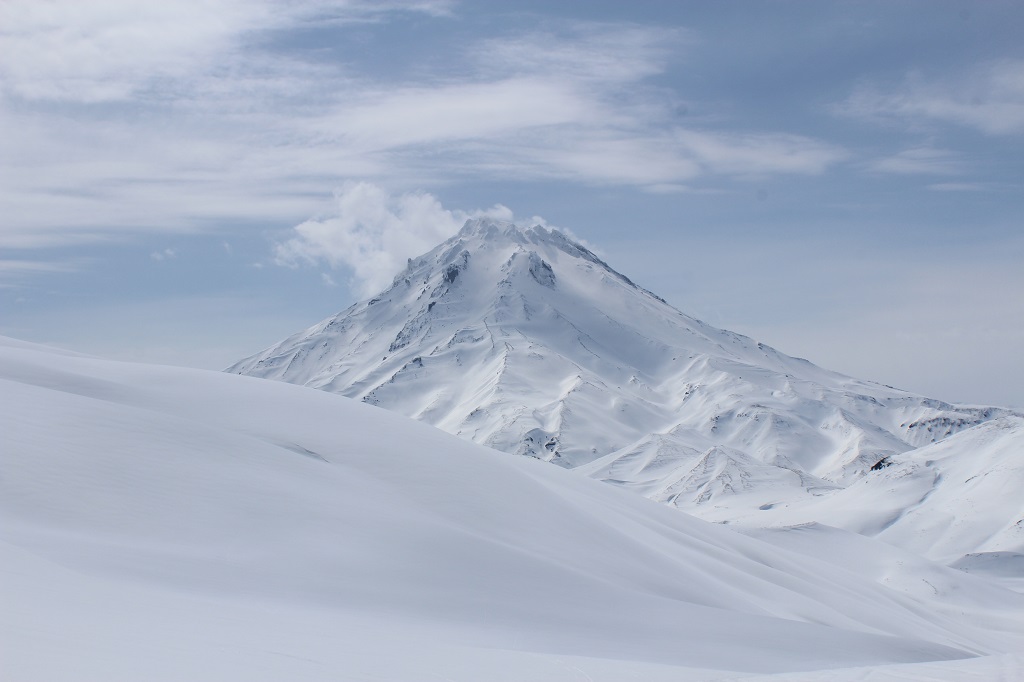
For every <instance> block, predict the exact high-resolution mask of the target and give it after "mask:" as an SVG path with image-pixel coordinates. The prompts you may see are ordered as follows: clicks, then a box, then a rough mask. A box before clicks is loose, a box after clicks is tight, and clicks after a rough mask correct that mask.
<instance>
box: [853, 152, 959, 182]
mask: <svg viewBox="0 0 1024 682" xmlns="http://www.w3.org/2000/svg"><path fill="white" fill-rule="evenodd" d="M869 167H870V168H871V170H874V171H877V172H879V173H897V174H900V175H953V174H955V173H958V172H959V171H960V168H961V166H960V163H959V161H958V160H957V159H956V157H955V155H954V154H953V153H952V152H950V151H948V150H945V149H934V148H932V147H916V148H914V149H906V150H904V151H902V152H900V153H898V154H895V155H893V156H889V157H886V158H884V159H879V160H877V161H875V162H873V163H871V164H870V166H869Z"/></svg>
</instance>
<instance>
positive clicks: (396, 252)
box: [274, 182, 544, 296]
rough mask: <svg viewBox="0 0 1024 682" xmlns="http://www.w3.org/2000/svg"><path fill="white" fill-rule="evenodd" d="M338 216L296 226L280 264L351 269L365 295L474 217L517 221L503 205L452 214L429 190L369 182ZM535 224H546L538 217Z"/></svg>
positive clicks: (348, 189)
mask: <svg viewBox="0 0 1024 682" xmlns="http://www.w3.org/2000/svg"><path fill="white" fill-rule="evenodd" d="M336 199H337V205H338V215H337V216H334V217H330V218H323V219H312V220H307V221H305V222H304V223H301V224H299V225H296V226H295V228H294V232H295V235H294V236H293V237H291V238H290V239H288V240H287V241H284V242H281V243H279V244H277V246H276V247H275V249H274V255H275V262H277V264H278V265H285V266H289V267H295V266H297V265H298V264H299V263H303V262H305V263H309V264H314V265H315V264H319V263H327V264H328V265H329V266H330V267H332V268H339V267H342V268H349V269H351V271H352V279H351V281H350V282H349V286H350V287H351V288H352V289H353V291H354V292H356V293H357V294H359V295H361V296H369V295H372V294H374V293H376V292H378V291H380V290H381V289H383V288H384V287H385V286H387V284H388V283H389V282H390V281H391V280H392V278H393V277H394V276H395V273H397V272H398V271H399V270H401V268H402V266H403V265H404V263H405V261H406V259H407V258H412V257H413V256H418V255H420V254H421V253H424V252H425V251H428V250H430V249H431V248H433V247H434V246H436V245H437V243H438V242H441V241H443V240H445V239H447V238H448V237H450V236H452V235H453V234H455V233H456V232H458V231H459V228H461V227H462V225H463V224H464V223H465V222H466V220H468V219H470V218H481V217H491V218H495V219H498V220H509V221H511V220H513V219H514V216H513V214H512V211H511V210H510V209H509V208H508V207H506V206H502V205H501V204H495V205H494V206H492V207H491V208H488V209H485V210H476V211H461V210H448V209H446V208H444V207H443V206H442V205H441V202H440V201H439V200H438V199H437V197H435V196H433V195H432V194H428V193H426V192H409V193H405V194H401V195H398V196H392V195H390V194H388V192H386V191H385V190H384V189H382V188H381V187H379V186H377V185H374V184H372V183H368V182H353V183H348V184H346V185H345V186H344V187H342V188H341V190H340V191H339V192H338V193H337V195H336ZM532 223H541V224H543V223H544V221H543V219H541V218H536V217H535V218H533V219H532Z"/></svg>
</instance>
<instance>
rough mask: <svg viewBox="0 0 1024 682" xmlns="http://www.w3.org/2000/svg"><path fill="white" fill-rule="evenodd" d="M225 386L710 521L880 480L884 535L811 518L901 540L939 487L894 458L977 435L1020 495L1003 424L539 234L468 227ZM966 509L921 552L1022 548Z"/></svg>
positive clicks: (1003, 505) (999, 508) (843, 493)
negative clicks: (352, 411) (965, 517)
mask: <svg viewBox="0 0 1024 682" xmlns="http://www.w3.org/2000/svg"><path fill="white" fill-rule="evenodd" d="M227 371H229V372H233V373H238V374H247V375H251V376H258V377H264V378H270V379H278V380H281V381H286V382H290V383H295V384H301V385H305V386H311V387H315V388H320V389H323V390H325V391H329V392H333V393H340V394H342V395H345V396H349V397H353V398H357V399H359V400H362V401H364V402H368V403H371V404H374V405H379V406H381V407H385V408H387V409H389V410H392V411H395V412H398V413H400V414H403V415H406V416H409V417H413V418H415V419H418V420H420V421H423V422H426V423H428V424H432V425H434V426H437V427H439V428H441V429H443V430H445V431H448V432H449V433H453V434H456V435H459V436H461V437H463V438H466V439H468V440H472V441H474V442H476V443H480V444H483V445H487V446H490V447H493V448H496V449H498V450H503V451H505V452H509V453H515V454H521V455H530V456H532V457H536V458H539V459H543V460H548V461H551V462H554V463H556V464H559V465H561V466H563V467H567V468H571V469H577V470H578V471H580V472H582V473H584V474H587V475H590V476H593V477H595V478H598V479H601V480H604V481H608V482H610V483H613V484H616V485H619V486H622V487H625V488H629V489H632V490H635V491H637V492H639V493H641V494H643V495H645V496H647V497H650V498H652V499H655V500H658V501H662V502H666V503H668V504H670V505H674V506H676V507H679V508H681V509H684V510H686V511H688V512H691V513H694V514H697V515H700V516H703V517H706V518H710V519H714V520H719V521H730V520H737V519H743V520H744V522H745V523H746V524H748V525H754V526H757V525H764V524H765V523H781V522H784V521H785V520H787V519H788V520H792V521H794V522H796V521H800V522H803V521H807V520H814V519H815V512H814V509H813V508H814V506H815V505H816V504H819V503H822V504H825V506H827V507H828V508H829V509H831V510H837V509H840V508H849V509H853V508H857V507H858V505H860V506H864V505H867V504H868V502H867V500H868V499H869V498H870V499H874V498H877V497H878V496H879V493H878V490H880V489H882V488H884V487H886V486H888V485H889V484H888V481H889V480H890V479H891V478H892V477H893V476H894V474H895V472H897V471H899V472H903V473H904V474H906V475H907V476H909V477H910V478H911V479H913V480H914V481H915V483H914V485H909V484H906V483H904V484H901V490H902V492H901V494H900V496H899V497H898V500H899V502H898V504H897V503H894V502H890V501H886V502H885V503H884V504H883V505H882V507H881V509H884V512H885V514H887V515H888V518H887V519H882V518H880V516H881V515H882V512H881V511H880V510H879V509H878V508H873V509H872V513H871V518H872V521H871V522H867V521H865V520H864V519H862V518H859V517H858V518H854V517H852V516H850V517H847V516H843V514H842V513H840V512H836V513H832V514H831V515H830V516H829V519H830V522H831V523H833V524H835V525H839V526H842V527H849V528H852V529H854V528H855V529H857V530H861V531H862V532H881V530H882V529H883V527H885V526H886V523H888V522H889V521H892V522H893V523H896V522H897V521H899V520H900V519H902V521H900V522H899V523H896V525H897V526H900V525H904V526H910V525H912V524H910V522H909V519H910V518H911V517H912V515H910V510H911V509H912V508H916V507H917V505H918V504H919V503H921V502H923V500H924V498H925V497H926V496H927V495H928V494H929V491H930V490H931V487H930V486H931V484H932V483H935V482H937V481H939V480H940V478H939V477H938V473H939V469H938V468H936V467H934V466H932V465H930V464H925V463H923V462H924V461H927V460H922V463H919V464H913V463H912V462H916V461H917V459H915V458H914V457H913V456H911V455H910V454H909V453H911V452H913V451H915V450H916V449H917V448H921V447H923V446H928V445H931V444H933V443H939V442H941V441H943V440H944V439H946V438H949V437H950V436H953V435H955V434H958V433H961V432H968V431H970V430H971V429H973V428H976V427H978V426H979V425H982V424H985V423H986V422H991V421H993V420H997V419H1003V420H1004V421H1003V422H1002V423H1003V424H1004V425H1006V426H1007V428H1009V429H1010V430H1011V431H1013V434H1012V435H1009V436H1007V438H1008V439H1009V440H1011V441H1013V442H1014V443H1016V445H1014V446H1011V445H1006V446H1005V447H1003V451H1004V452H1003V453H1002V454H1001V455H1000V457H1001V458H1002V461H1004V463H1005V467H1006V470H1007V472H1008V475H1009V476H1010V477H1011V478H1010V479H1009V480H1011V481H1012V483H1011V485H1016V486H1017V489H1018V490H1019V489H1021V486H1022V485H1024V471H1022V467H1024V461H1022V460H1024V451H1022V448H1024V434H1022V433H1021V430H1020V428H1019V425H1018V426H1014V424H1017V422H1013V421H1012V420H1013V419H1014V418H1015V416H1014V415H1015V413H1013V412H1012V411H1010V410H1005V409H1000V408H994V407H976V406H963V405H951V404H949V403H945V402H941V401H938V400H931V399H928V398H924V397H921V396H917V395H913V394H911V393H907V392H905V391H900V390H896V389H893V388H890V387H886V386H881V385H879V384H875V383H871V382H865V381H859V380H857V379H852V378H850V377H847V376H843V375H841V374H837V373H835V372H830V371H827V370H824V369H821V368H820V367H817V366H815V365H813V364H811V363H809V362H807V361H806V360H801V359H797V358H793V357H790V356H787V355H784V354H782V353H780V352H778V351H776V350H774V349H773V348H770V347H768V346H765V345H764V344H760V343H757V342H755V341H753V340H751V339H749V338H747V337H745V336H740V335H738V334H734V333H732V332H728V331H724V330H721V329H716V328H714V327H711V326H710V325H707V324H705V323H703V322H701V321H700V320H696V319H694V318H692V317H689V316H687V315H685V314H683V313H681V312H679V311H678V310H676V309H675V308H673V307H672V306H670V305H668V304H667V303H666V302H665V301H664V300H662V299H660V298H659V297H657V296H656V295H654V294H652V293H651V292H649V291H646V290H644V289H642V288H640V287H638V286H636V285H635V284H634V283H633V282H631V281H630V280H629V279H628V278H627V277H625V276H623V275H621V274H619V273H618V272H616V271H614V270H613V269H611V267H609V266H608V265H607V264H606V263H604V262H603V261H602V260H601V259H600V258H598V257H597V256H595V255H594V254H593V253H592V252H591V251H589V250H588V249H586V248H585V247H584V246H582V245H580V244H579V243H577V242H575V241H573V240H572V239H570V238H568V237H567V236H565V235H564V234H562V233H561V232H559V231H557V230H549V229H546V228H544V227H540V226H535V227H530V228H521V227H517V226H516V225H513V224H511V223H503V222H495V221H492V220H471V221H469V222H467V223H466V225H465V227H464V228H463V229H462V231H461V232H459V234H457V235H456V236H454V237H452V238H451V239H449V240H447V241H446V242H444V243H442V244H441V245H439V246H438V247H436V248H435V249H433V250H432V251H430V252H429V253H427V254H425V255H423V256H420V257H419V258H416V259H412V260H410V261H409V264H408V266H407V267H406V269H405V270H404V271H403V272H401V273H399V274H398V276H397V277H395V280H394V283H393V284H392V285H391V286H390V287H388V288H387V289H386V290H384V291H383V292H381V293H380V294H378V295H377V296H374V297H373V298H371V299H369V300H366V301H362V302H360V303H357V304H355V305H353V306H352V307H350V308H349V309H348V310H346V311H344V312H342V313H340V314H338V315H336V316H335V317H332V318H330V319H327V320H324V321H323V322H321V323H319V324H317V325H315V326H313V327H311V328H309V329H307V330H305V331H303V332H300V333H298V334H296V335H294V336H292V337H290V338H288V339H285V340H284V341H282V342H281V343H279V344H277V345H276V346H274V347H272V348H269V349H267V350H265V351H263V352H262V353H259V354H257V355H255V356H253V357H250V358H248V359H245V360H243V361H241V362H239V363H238V364H236V365H234V366H233V367H231V368H229V369H228V370H227ZM1017 416H1019V415H1017ZM1005 420H1009V421H1005ZM972 438H973V437H972V436H967V437H966V438H965V439H962V440H960V441H956V442H960V443H962V444H964V446H965V447H963V448H961V449H960V450H958V451H957V452H947V453H946V454H945V455H943V458H944V461H945V462H946V464H950V466H954V468H955V469H956V470H957V471H958V472H963V473H965V474H966V476H965V478H969V477H970V476H971V475H975V474H978V475H980V474H981V473H983V471H984V468H985V467H987V466H988V465H989V464H990V462H989V460H988V458H987V456H975V454H974V453H973V452H972V451H971V448H969V447H966V446H967V444H968V443H970V442H972V440H971V439H972ZM943 452H945V451H943ZM958 457H959V461H958V463H957V464H955V465H952V464H951V462H952V460H953V459H957V458H958ZM950 458H952V459H950ZM947 460H948V461H947ZM946 464H943V465H942V466H946ZM891 466H892V467H895V468H889V467H891ZM922 481H924V483H922ZM950 485H953V484H950ZM859 491H864V494H863V495H862V494H861V492H859ZM867 491H871V492H867ZM942 497H943V496H942V495H940V496H938V497H936V498H935V499H939V498H942ZM1017 497H1019V496H1017ZM857 500H861V502H863V504H862V503H861V502H858V501H857ZM977 502H978V504H981V505H982V506H985V505H987V511H986V512H985V513H984V514H980V515H979V514H977V513H976V514H974V516H975V517H976V518H978V517H980V516H984V517H985V519H984V520H983V521H982V526H983V528H981V529H980V530H979V529H974V530H978V533H975V534H974V536H973V537H974V538H975V540H976V541H977V542H976V543H974V544H972V541H971V540H970V539H969V538H970V537H972V529H968V532H965V533H961V535H963V536H964V539H962V540H961V541H958V542H956V543H952V544H950V543H946V545H944V546H943V548H942V551H941V552H938V554H941V555H942V556H943V557H944V558H947V559H949V557H950V556H952V554H955V553H956V552H960V553H961V554H968V553H976V552H983V551H989V550H991V549H992V548H996V547H998V549H999V550H1000V551H1003V550H1005V551H1016V552H1020V551H1022V550H1024V544H1022V537H1021V535H1020V533H1019V530H1020V528H1019V527H1018V528H1017V530H1013V529H1012V527H1013V525H1014V524H1015V523H1016V522H1017V521H1019V520H1020V519H1021V518H1022V517H1021V516H1020V505H1019V504H1017V503H1016V502H1012V503H1009V504H1007V502H1006V501H1005V500H999V499H993V498H987V499H979V500H977ZM871 504H872V505H873V504H874V503H873V502H872V503H871ZM993 505H995V506H993ZM792 507H799V508H800V512H799V513H795V512H794V514H792V515H790V516H786V515H783V514H780V513H779V510H786V509H791V508H792ZM1011 507H1012V508H1011ZM773 509H774V510H776V511H775V513H774V514H764V515H763V516H764V518H763V519H758V513H761V512H765V511H770V510H773ZM947 511H948V513H950V514H954V515H956V514H958V513H959V512H958V511H957V510H947ZM923 515H924V514H923V512H921V510H920V509H919V510H918V514H917V516H918V517H923ZM989 517H998V518H989ZM915 527H916V526H915ZM982 531H984V536H983V537H982V536H981V535H980V533H981V532H982ZM895 534H896V531H890V532H889V535H890V536H895ZM918 544H920V543H918ZM947 550H948V551H947ZM926 553H927V552H926ZM957 556H960V555H957ZM953 558H954V559H955V558H956V557H953ZM949 560H952V559H949Z"/></svg>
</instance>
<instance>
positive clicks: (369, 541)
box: [0, 264, 1024, 682]
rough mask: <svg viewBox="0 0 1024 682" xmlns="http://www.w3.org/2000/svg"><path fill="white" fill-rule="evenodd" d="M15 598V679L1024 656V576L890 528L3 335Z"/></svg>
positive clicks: (766, 665)
mask: <svg viewBox="0 0 1024 682" xmlns="http://www.w3.org/2000/svg"><path fill="white" fill-rule="evenodd" d="M595 267H596V264H595ZM454 281H458V277H457V276H456V277H455V278H454ZM451 283H452V282H449V284H451ZM438 305H440V303H439V304H438ZM476 346H479V344H476ZM470 347H474V344H470ZM393 352H394V351H393ZM467 352H468V351H467ZM509 354H510V355H512V351H509ZM467 359H468V358H467ZM429 364H430V363H429V361H428V360H427V359H426V358H424V365H429ZM470 367H471V365H468V363H467V370H468V369H469V368H470ZM933 456H934V457H935V458H936V459H939V458H940V457H941V453H936V454H934V455H933ZM889 470H893V471H895V470H896V469H895V465H894V467H891V468H890V469H887V471H889ZM952 471H953V470H952V469H950V472H951V473H952ZM957 475H959V472H957ZM0 603H2V604H3V607H2V608H0V646H2V652H3V653H2V662H0V671H2V674H0V677H2V678H3V679H5V680H6V679H10V680H47V681H57V682H59V681H61V680H75V681H80V680H103V681H104V682H118V681H135V680H147V681H159V680H196V681H214V680H246V681H260V680H263V681H271V680H273V681H277V680H289V681H299V680H324V681H326V680H377V681H384V682H387V681H394V682H405V681H408V680H433V679H441V680H489V681H496V682H501V681H505V682H513V681H521V680H531V681H533V680H537V681H545V680H551V681H554V680H560V681H565V682H569V681H577V680H594V681H595V682H598V681H606V682H610V681H611V680H627V679H628V680H652V681H657V680H666V681H667V680H673V681H680V680H713V679H723V678H728V679H735V678H737V677H740V676H743V677H745V676H747V675H751V674H768V673H777V674H783V675H785V677H782V678H777V679H787V680H788V679H796V678H795V677H794V673H796V672H798V671H819V672H813V673H812V672H803V673H800V675H799V679H801V680H818V681H824V680H834V679H849V680H853V679H866V678H867V677H871V679H878V680H889V679H892V680H896V679H923V678H924V677H927V676H931V677H929V679H960V677H958V676H962V677H963V679H1007V680H1009V679H1015V674H1014V671H1019V670H1020V669H1021V666H1024V657H1022V656H1020V655H1019V654H1012V653H1008V652H1014V651H1018V652H1019V651H1021V650H1024V617H1022V614H1024V596H1022V595H1019V594H1017V593H1015V592H1011V591H1009V590H1006V589H1002V588H1000V587H998V586H996V585H995V584H994V583H992V582H990V581H989V580H986V579H983V578H980V577H978V576H974V575H970V574H968V573H966V572H964V571H959V570H956V569H952V568H948V567H945V566H941V565H938V564H935V563H932V562H929V561H926V560H924V559H921V558H919V557H917V556H915V555H913V554H911V553H909V552H904V551H902V550H899V549H897V548H894V547H890V546H888V545H886V544H884V543H882V542H879V541H877V540H873V539H868V538H864V537H861V536H859V535H856V534H853V533H849V532H846V531H841V530H836V529H833V528H827V527H824V526H814V525H809V526H802V527H800V528H795V529H789V530H785V531H758V532H757V533H754V532H748V533H746V534H741V533H738V532H735V531H733V530H732V529H731V528H730V527H723V526H720V525H716V524H710V523H706V522H704V521H701V520H699V519H694V518H692V517H690V516H688V515H686V514H683V513H679V512H678V511H675V510H671V509H668V508H666V507H664V506H663V505H659V504H656V503H654V502H652V501H650V500H646V499H643V498H642V497H639V496H637V495H634V494H630V493H628V492H626V491H623V490H618V489H615V488H613V487H611V486H607V485H603V484H600V483H598V482H596V481H593V480H589V479H587V478H585V477H581V476H577V475H574V474H573V473H571V472H567V471H563V470H561V469H559V468H557V467H552V466H549V465H547V464H544V463H542V462H538V461H536V460H533V459H531V458H526V457H509V456H507V455H505V454H502V453H498V452H495V451H493V450H490V449H487V448H484V447H480V446H478V445H474V444H472V443H468V442H465V441H464V440H459V439H457V438H454V437H452V436H450V435H448V434H445V433H443V432H441V431H439V430H438V429H433V428H430V427H428V426H426V425H423V424H419V423H416V422H415V421H413V420H410V419H406V418H404V417H401V416H399V415H396V414H391V413H388V412H386V411H385V410H380V409H376V408H374V407H371V406H368V405H362V404H360V403H359V402H357V401H352V400H348V399H345V398H343V397H339V396H335V395H329V394H327V393H324V392H321V391H315V390H311V389H308V388H303V387H298V386H291V385H287V384H282V383H277V382H270V381H260V380H256V379H252V378H248V377H239V376H232V375H228V374H224V373H219V372H205V371H199V370H187V369H180V368H173V367H156V366H148V365H140V364H130V363H118V362H110V361H104V360H98V359H94V358H89V357H84V356H79V355H74V354H70V353H63V352H58V351H53V350H50V349H46V348H42V347H39V346H34V345H31V344H26V343H20V342H16V341H12V340H8V339H0ZM853 666H874V667H873V669H872V670H871V671H865V670H863V669H853V668H852V667H853ZM840 668H841V669H843V670H839V669H840Z"/></svg>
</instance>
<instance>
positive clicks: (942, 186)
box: [928, 182, 992, 192]
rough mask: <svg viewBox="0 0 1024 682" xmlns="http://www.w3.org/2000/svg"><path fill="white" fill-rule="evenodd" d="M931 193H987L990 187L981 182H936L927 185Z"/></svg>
mask: <svg viewBox="0 0 1024 682" xmlns="http://www.w3.org/2000/svg"><path fill="white" fill-rule="evenodd" d="M928 189H930V190H932V191H933V192H987V191H989V190H991V189H992V187H991V186H990V185H988V184H986V183H983V182H936V183H933V184H931V185H928Z"/></svg>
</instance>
